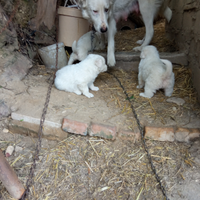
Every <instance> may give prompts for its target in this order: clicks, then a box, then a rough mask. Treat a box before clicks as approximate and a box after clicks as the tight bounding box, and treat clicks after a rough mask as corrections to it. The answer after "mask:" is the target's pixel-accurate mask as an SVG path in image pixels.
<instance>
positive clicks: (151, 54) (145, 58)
mask: <svg viewBox="0 0 200 200" xmlns="http://www.w3.org/2000/svg"><path fill="white" fill-rule="evenodd" d="M140 58H141V61H140V64H139V74H138V84H139V85H138V86H137V88H142V87H144V93H140V96H143V97H147V98H151V97H152V96H153V95H154V93H155V92H156V90H158V89H161V88H163V89H164V91H165V96H171V94H172V92H173V87H174V73H173V71H172V68H173V67H172V63H171V62H170V61H168V60H163V59H160V57H159V53H158V51H157V49H156V48H155V47H154V46H150V45H149V46H146V47H144V48H143V49H142V52H141V54H140Z"/></svg>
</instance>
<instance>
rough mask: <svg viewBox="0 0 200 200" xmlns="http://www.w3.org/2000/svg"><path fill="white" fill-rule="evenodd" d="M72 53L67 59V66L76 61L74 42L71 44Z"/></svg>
mask: <svg viewBox="0 0 200 200" xmlns="http://www.w3.org/2000/svg"><path fill="white" fill-rule="evenodd" d="M72 51H73V52H72V53H71V55H70V58H69V61H68V65H72V64H73V62H74V61H75V60H77V59H78V56H77V48H76V40H75V41H74V42H73V44H72Z"/></svg>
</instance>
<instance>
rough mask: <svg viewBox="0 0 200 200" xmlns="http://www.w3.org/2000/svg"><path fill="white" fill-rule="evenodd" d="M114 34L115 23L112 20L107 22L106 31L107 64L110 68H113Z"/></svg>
mask: <svg viewBox="0 0 200 200" xmlns="http://www.w3.org/2000/svg"><path fill="white" fill-rule="evenodd" d="M115 33H116V21H115V19H114V18H112V19H110V21H109V29H108V49H107V63H108V65H109V66H110V67H113V66H115V64H116V61H115Z"/></svg>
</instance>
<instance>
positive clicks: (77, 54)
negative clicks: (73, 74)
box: [68, 31, 105, 65]
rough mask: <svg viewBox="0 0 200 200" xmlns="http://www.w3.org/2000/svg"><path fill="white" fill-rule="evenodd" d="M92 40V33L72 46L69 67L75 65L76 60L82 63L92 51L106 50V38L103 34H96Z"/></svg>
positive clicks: (85, 35)
mask: <svg viewBox="0 0 200 200" xmlns="http://www.w3.org/2000/svg"><path fill="white" fill-rule="evenodd" d="M93 37H94V38H93V41H91V38H92V31H90V32H88V33H86V34H84V35H83V36H81V37H80V39H79V40H78V42H77V43H76V40H75V41H74V42H73V44H72V51H73V52H72V54H71V56H70V59H69V62H68V65H71V64H73V62H74V61H75V60H79V61H82V60H83V59H85V58H86V57H87V55H88V52H89V51H91V50H92V48H93V50H103V49H104V48H105V42H104V36H103V35H102V34H101V33H98V32H95V33H94V36H93Z"/></svg>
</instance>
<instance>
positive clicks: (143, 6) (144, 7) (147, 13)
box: [133, 0, 156, 51]
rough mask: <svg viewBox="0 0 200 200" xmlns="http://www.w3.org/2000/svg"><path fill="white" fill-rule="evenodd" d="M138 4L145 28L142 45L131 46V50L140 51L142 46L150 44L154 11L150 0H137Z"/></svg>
mask: <svg viewBox="0 0 200 200" xmlns="http://www.w3.org/2000/svg"><path fill="white" fill-rule="evenodd" d="M139 4H140V12H141V14H142V18H143V21H144V25H145V29H146V34H145V37H144V39H143V42H142V45H141V46H139V47H135V48H133V50H135V51H141V50H142V48H143V47H145V46H147V45H149V44H150V42H151V40H152V38H153V34H154V29H153V20H154V16H155V13H156V11H155V8H154V5H153V4H152V3H151V1H147V2H146V1H142V0H139Z"/></svg>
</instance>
